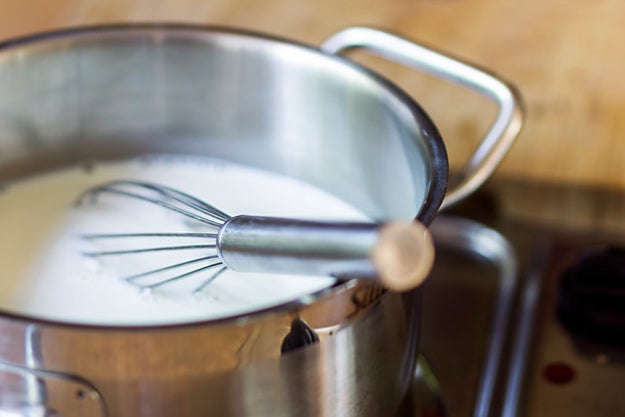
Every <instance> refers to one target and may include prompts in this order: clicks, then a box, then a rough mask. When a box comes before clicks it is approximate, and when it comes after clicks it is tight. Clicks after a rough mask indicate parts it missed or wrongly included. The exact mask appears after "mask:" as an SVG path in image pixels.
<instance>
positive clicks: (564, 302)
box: [557, 247, 625, 348]
mask: <svg viewBox="0 0 625 417" xmlns="http://www.w3.org/2000/svg"><path fill="white" fill-rule="evenodd" d="M557 311H558V317H559V319H560V321H561V322H562V324H563V325H564V326H565V327H566V329H567V330H568V331H569V332H570V333H571V334H572V335H573V336H574V337H576V338H579V339H581V342H590V343H599V344H604V345H607V346H609V347H612V348H625V249H624V248H617V247H610V248H608V249H605V250H602V251H600V252H598V253H591V254H589V255H586V256H584V257H583V258H582V259H580V260H579V261H578V262H577V263H575V264H574V265H572V266H571V267H569V268H568V269H567V270H565V271H564V273H563V275H562V277H561V280H560V284H559V288H558V304H557Z"/></svg>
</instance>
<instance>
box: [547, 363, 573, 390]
mask: <svg viewBox="0 0 625 417" xmlns="http://www.w3.org/2000/svg"><path fill="white" fill-rule="evenodd" d="M543 376H544V377H545V379H546V380H547V381H549V382H551V383H552V384H558V385H563V384H568V383H569V382H571V381H573V380H574V379H575V369H573V367H572V366H571V365H569V364H567V363H564V362H553V363H550V364H548V365H547V366H545V369H543Z"/></svg>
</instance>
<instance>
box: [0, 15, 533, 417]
mask: <svg viewBox="0 0 625 417" xmlns="http://www.w3.org/2000/svg"><path fill="white" fill-rule="evenodd" d="M354 48H364V49H366V50H368V51H370V52H371V53H374V54H378V55H381V56H383V57H386V58H388V59H391V60H394V61H397V62H400V63H402V64H405V65H408V66H410V67H414V68H416V69H419V70H422V71H425V72H428V73H432V74H434V75H436V76H439V77H441V78H444V79H448V80H450V81H452V82H455V83H459V84H462V85H464V86H466V87H468V88H470V89H473V90H476V91H477V92H479V93H481V94H483V95H485V96H487V97H489V98H491V99H492V100H494V101H495V102H496V103H497V104H498V106H499V112H498V115H497V117H496V120H495V121H494V123H493V124H492V127H491V129H490V131H489V132H488V134H487V135H486V137H485V138H484V140H483V142H482V143H481V145H480V146H479V147H478V148H477V150H476V152H475V154H474V156H473V157H472V158H471V160H470V161H469V162H468V163H467V165H466V167H465V169H464V170H463V171H462V172H461V173H460V178H459V181H457V182H454V184H457V185H455V186H454V187H450V188H449V189H447V190H446V188H447V177H448V172H447V171H448V168H447V156H446V152H445V148H444V146H443V143H442V141H441V139H440V137H439V133H438V132H437V130H436V128H435V126H434V125H433V124H432V122H431V121H430V119H429V118H428V116H427V115H426V113H425V112H424V111H423V110H422V109H421V108H420V107H419V106H418V105H417V104H416V103H415V102H414V101H413V100H412V99H411V98H410V97H408V96H407V95H406V94H405V93H404V92H402V91H401V90H400V89H398V88H397V87H396V86H395V85H393V84H392V83H391V82H390V81H388V80H387V79H385V78H383V77H382V76H380V75H378V74H376V73H374V72H372V71H369V70H367V69H366V68H363V67H362V66H360V65H358V64H356V63H354V62H352V61H350V60H348V59H346V58H344V57H342V56H341V55H340V54H341V53H342V52H344V51H347V50H350V49H354ZM520 119H521V113H520V109H519V104H518V98H517V95H516V93H515V91H514V89H512V88H511V87H510V86H509V85H507V84H506V83H505V82H503V81H501V80H499V79H498V78H496V77H494V76H492V75H490V74H488V73H486V72H484V71H482V70H478V69H476V68H474V67H471V66H469V65H467V64H465V63H462V62H459V61H457V60H455V59H452V58H449V57H447V56H444V55H442V54H440V53H437V52H434V51H432V50H430V49H427V48H424V47H422V46H419V45H417V44H415V43H413V42H410V41H408V40H405V39H402V38H399V37H397V36H394V35H391V34H388V33H385V32H381V31H378V30H374V29H369V28H351V29H347V30H344V31H341V32H339V33H337V34H336V35H334V36H332V37H331V38H329V39H328V40H327V41H326V42H325V43H324V44H323V45H322V46H321V48H314V47H309V46H305V45H300V44H297V43H294V42H291V41H287V40H283V39H277V38H273V37H268V36H265V35H260V34H256V33H249V32H244V31H239V30H231V29H224V28H211V27H189V26H171V25H148V26H136V25H129V26H108V27H94V28H82V29H75V30H67V31H61V32H54V33H46V34H41V35H34V36H31V37H26V38H22V39H17V40H12V41H9V42H5V43H3V44H1V45H0V181H2V182H10V181H12V180H15V179H18V178H21V177H24V176H27V175H32V174H35V173H45V172H46V171H48V170H52V169H55V168H59V167H63V166H67V165H70V164H76V163H79V162H80V161H84V160H94V159H97V160H106V159H116V158H126V157H130V156H136V155H142V154H147V153H161V152H163V153H185V154H199V155H210V156H215V157H220V158H225V159H228V160H232V161H236V162H239V163H244V164H248V165H250V166H254V167H259V168H263V169H267V170H270V171H274V172H278V173H282V174H286V175H289V176H292V177H296V178H299V179H302V180H305V181H308V182H310V183H312V184H314V185H317V186H319V187H321V188H323V189H325V190H328V191H329V192H331V193H334V194H335V195H338V196H340V197H341V198H343V199H344V200H346V201H347V202H349V203H351V204H352V205H354V206H356V207H358V208H359V209H361V210H362V211H363V212H365V213H367V214H368V215H370V216H371V217H372V218H389V217H395V218H415V217H416V218H418V219H419V220H420V221H421V222H423V223H426V224H428V223H429V222H431V221H432V219H433V218H434V216H435V215H436V213H437V212H438V211H439V208H440V207H441V205H442V206H443V207H444V206H448V205H451V204H453V203H455V202H456V201H458V200H460V199H462V198H463V197H464V196H466V195H467V194H469V193H471V192H472V191H473V190H475V189H476V188H477V187H479V186H480V185H481V184H482V183H483V182H484V180H485V179H486V178H487V177H488V176H489V175H490V174H491V173H492V171H493V170H494V168H495V167H496V166H497V164H498V163H499V162H500V161H501V159H502V158H503V156H504V154H505V153H506V152H507V150H508V149H509V147H510V145H511V144H512V142H513V140H514V138H515V137H516V135H517V133H518V131H519V128H520V124H521V121H520ZM44 204H45V203H44ZM3 238H4V237H3ZM1 273H2V272H1V268H0V274H1ZM418 303H419V291H412V292H409V293H405V294H397V293H391V292H384V291H382V290H381V289H380V288H377V287H374V286H370V285H366V284H361V283H357V282H355V281H351V282H346V283H341V284H337V285H336V286H335V287H333V288H331V289H329V290H326V291H323V292H321V293H318V294H312V295H310V296H308V297H305V298H302V299H299V300H295V301H293V302H290V303H287V304H283V305H280V306H277V307H275V308H271V309H267V310H263V311H257V312H254V313H252V314H246V315H243V316H237V317H231V318H228V319H222V320H214V321H206V322H194V323H186V324H183V325H169V326H145V327H137V326H135V327H105V326H87V325H78V324H73V323H58V322H50V321H44V320H40V319H36V318H33V317H24V316H16V315H12V314H10V313H8V312H5V313H2V314H1V315H0V411H3V412H5V413H11V412H12V413H17V414H18V415H19V413H22V415H29V416H35V415H41V416H44V415H46V416H47V415H53V413H54V412H56V413H58V414H59V415H63V416H68V417H74V416H76V417H78V416H89V417H102V416H111V417H131V416H132V417H159V416H168V417H170V416H180V417H181V416H220V417H228V416H252V415H253V416H272V417H282V416H298V417H301V416H346V417H347V416H354V417H355V416H358V417H367V416H376V417H379V416H382V415H391V414H392V413H393V411H394V410H395V409H397V407H398V404H399V403H400V401H401V399H402V397H403V396H404V394H405V393H406V390H407V387H408V383H409V380H410V377H411V374H412V371H413V368H414V362H415V358H416V349H417V346H418V345H417V333H418V323H417V318H418V314H417V311H418V307H419V306H418ZM112 304H114V302H113V301H112ZM1 307H2V306H0V308H1ZM6 415H12V414H6ZM54 415H56V414H54Z"/></svg>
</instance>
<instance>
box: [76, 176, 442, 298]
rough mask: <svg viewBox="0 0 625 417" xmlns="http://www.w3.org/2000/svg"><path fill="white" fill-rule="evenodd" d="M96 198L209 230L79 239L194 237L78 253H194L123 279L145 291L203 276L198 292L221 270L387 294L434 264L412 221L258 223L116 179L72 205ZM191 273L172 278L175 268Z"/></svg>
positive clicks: (166, 190) (412, 283) (425, 237)
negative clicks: (360, 284) (367, 285)
mask: <svg viewBox="0 0 625 417" xmlns="http://www.w3.org/2000/svg"><path fill="white" fill-rule="evenodd" d="M100 194H113V195H117V196H121V197H124V198H132V199H135V200H140V201H143V202H145V203H147V204H152V205H156V206H159V207H161V208H163V209H166V210H169V211H173V212H175V213H178V214H179V215H181V216H182V217H183V218H186V219H188V220H191V221H193V222H198V224H200V225H203V226H205V227H206V229H207V230H208V231H207V232H202V233H191V232H189V233H187V232H184V233H160V232H153V233H152V232H150V233H97V234H85V235H82V238H84V239H86V240H90V241H95V240H108V239H116V241H115V243H116V244H117V243H118V242H119V241H122V240H126V239H133V238H145V239H148V240H150V241H152V239H153V240H154V241H157V240H160V239H178V238H184V239H186V240H187V241H188V239H197V242H198V243H197V244H187V243H185V244H180V245H177V244H166V245H155V246H149V247H140V248H131V249H118V248H117V247H116V248H115V250H96V251H87V252H84V254H85V255H87V256H91V257H106V256H122V255H124V256H126V255H137V254H142V253H147V252H159V251H185V250H192V249H199V250H201V251H202V252H203V253H202V255H201V256H198V257H195V258H192V259H189V260H186V261H184V262H179V263H175V264H171V265H166V266H163V267H159V268H157V269H152V270H149V271H145V272H142V273H139V274H135V275H132V276H129V277H125V278H124V279H125V280H126V281H128V282H130V283H133V284H135V285H137V286H139V287H141V288H145V289H152V288H155V287H159V286H162V285H165V284H168V283H171V282H175V281H179V280H181V279H184V278H186V277H189V276H190V275H195V274H200V273H205V274H207V278H206V279H205V280H204V281H203V282H202V284H201V285H200V286H199V287H197V288H196V289H195V291H196V292H199V291H202V290H203V289H204V288H205V287H206V286H207V285H209V284H210V283H211V282H213V281H214V280H215V279H217V278H218V277H219V276H220V275H221V274H223V273H224V272H225V271H226V270H227V269H232V270H235V271H241V272H262V273H274V274H276V273H278V274H281V273H285V274H292V275H323V276H331V277H335V278H338V279H352V278H358V279H364V280H370V281H376V282H378V283H381V284H382V285H384V286H385V287H386V288H388V289H391V290H395V291H404V290H408V289H411V288H414V287H416V286H418V285H419V284H420V283H421V282H422V281H423V280H424V279H425V278H426V276H427V274H428V273H429V271H430V268H431V266H432V263H433V259H434V248H433V243H432V238H431V235H430V233H429V231H428V229H427V228H426V227H425V226H423V225H422V224H420V223H418V222H411V221H391V222H384V223H367V222H329V221H311V220H298V219H287V218H278V217H262V216H251V215H237V216H230V215H228V214H226V213H224V212H223V211H221V210H219V209H217V208H216V207H214V206H212V205H211V204H208V203H206V202H204V201H202V200H200V199H198V198H195V197H193V196H191V195H189V194H186V193H184V192H182V191H178V190H175V189H173V188H170V187H167V186H164V185H160V184H154V183H149V182H143V181H135V180H117V181H112V182H109V183H106V184H102V185H99V186H96V187H94V188H91V189H89V190H87V191H86V192H85V193H84V194H83V195H82V196H81V198H80V199H79V200H78V204H79V205H80V204H83V203H84V201H85V199H87V198H95V197H96V196H97V195H100ZM191 265H197V266H196V267H195V266H194V267H193V269H191V270H190V271H188V270H185V271H184V272H182V273H177V272H176V271H180V269H181V268H189V266H191ZM156 274H159V276H162V275H163V274H165V275H166V277H165V278H162V279H159V280H157V281H156V282H151V283H149V284H139V281H141V279H142V278H145V277H148V276H151V275H156Z"/></svg>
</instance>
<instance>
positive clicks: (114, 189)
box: [79, 181, 230, 228]
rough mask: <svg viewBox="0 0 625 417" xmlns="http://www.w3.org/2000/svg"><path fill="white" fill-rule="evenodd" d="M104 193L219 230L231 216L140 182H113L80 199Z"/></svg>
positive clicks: (204, 203)
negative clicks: (133, 200)
mask: <svg viewBox="0 0 625 417" xmlns="http://www.w3.org/2000/svg"><path fill="white" fill-rule="evenodd" d="M124 186H131V187H137V188H139V189H143V190H150V191H153V192H155V193H157V194H159V195H160V196H162V197H166V198H169V199H171V200H172V201H173V202H176V203H179V204H181V205H182V207H179V206H177V205H174V204H171V203H169V202H168V201H166V200H163V199H158V198H154V197H152V196H149V195H144V194H141V193H139V192H136V191H129V190H125V189H123V188H120V187H124ZM103 192H106V193H109V194H116V195H121V196H126V197H131V198H136V199H138V200H141V201H145V202H148V203H151V204H155V205H157V206H160V207H163V208H165V209H169V210H172V211H174V212H176V213H179V214H181V215H183V216H186V217H188V218H191V219H193V220H197V221H199V222H202V223H205V224H209V225H211V226H214V227H217V228H219V227H220V226H221V225H222V224H223V223H224V222H225V221H227V220H229V219H230V216H228V215H227V214H226V213H224V212H223V211H221V210H219V209H217V208H216V207H214V206H212V205H210V204H208V203H206V202H203V201H202V200H199V199H197V198H195V197H193V196H190V195H188V194H186V193H183V192H180V191H177V190H174V189H171V188H169V187H166V186H161V185H158V186H157V185H154V184H149V183H144V182H140V181H113V182H110V183H107V184H104V185H101V186H98V187H94V188H92V189H90V190H88V191H87V192H86V193H85V195H83V197H82V198H80V199H79V201H82V200H83V199H84V198H85V196H87V195H96V194H98V193H103ZM189 209H192V210H195V211H197V212H199V213H200V214H201V215H199V214H196V213H193V212H192V211H190V210H189Z"/></svg>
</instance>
